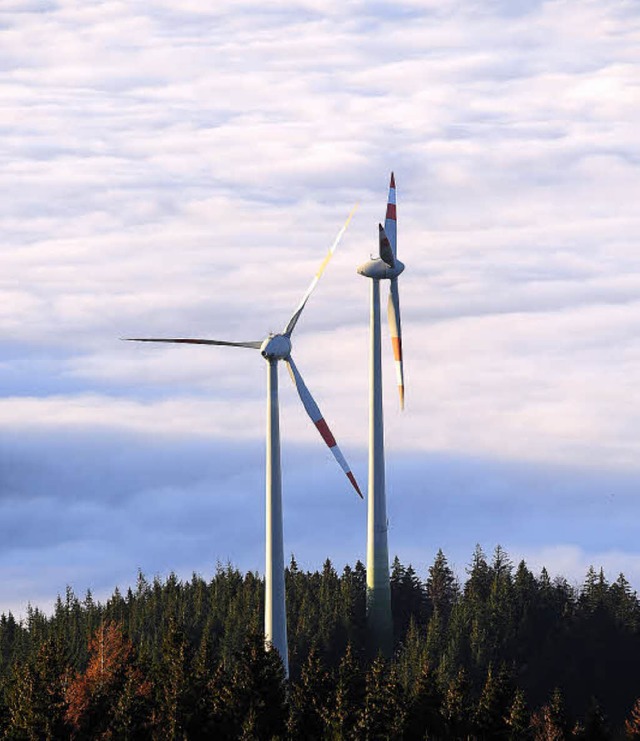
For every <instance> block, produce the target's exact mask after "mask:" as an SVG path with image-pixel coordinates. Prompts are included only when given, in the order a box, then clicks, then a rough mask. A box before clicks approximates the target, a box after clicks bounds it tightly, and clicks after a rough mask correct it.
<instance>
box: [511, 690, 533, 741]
mask: <svg viewBox="0 0 640 741" xmlns="http://www.w3.org/2000/svg"><path fill="white" fill-rule="evenodd" d="M529 720H530V716H529V711H528V709H527V701H526V699H525V696H524V692H523V690H521V689H520V688H518V689H516V691H515V693H514V695H513V700H512V702H511V707H510V708H509V712H508V713H507V716H506V718H505V723H506V725H507V729H508V730H507V739H509V741H524V740H525V739H528V738H530V724H529Z"/></svg>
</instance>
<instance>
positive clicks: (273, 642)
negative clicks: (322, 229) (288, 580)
mask: <svg viewBox="0 0 640 741" xmlns="http://www.w3.org/2000/svg"><path fill="white" fill-rule="evenodd" d="M355 210H356V207H354V208H353V210H352V211H351V213H350V214H349V217H348V218H347V220H346V222H345V224H344V226H343V227H342V229H340V231H339V232H338V235H337V236H336V238H335V240H334V242H333V244H332V245H331V247H330V248H329V252H328V253H327V255H326V257H325V258H324V260H323V261H322V264H321V265H320V268H319V270H318V272H317V273H316V274H315V276H314V278H313V280H312V281H311V283H310V285H309V287H308V288H307V291H306V293H305V294H304V296H303V297H302V300H301V301H300V303H299V304H298V306H297V308H296V310H295V311H294V312H293V315H292V316H291V319H289V321H288V322H287V325H286V327H285V328H284V330H283V331H282V332H281V333H280V334H274V333H272V332H270V333H269V335H268V336H267V337H266V338H265V339H264V340H256V341H253V342H228V341H226V340H209V339H186V338H160V337H127V338H126V340H128V341H130V342H170V343H176V344H184V345H224V346H228V347H242V348H250V349H253V350H260V352H261V354H262V357H263V358H264V359H265V360H266V361H267V455H266V538H265V539H266V559H265V560H266V563H265V607H264V634H265V644H266V646H267V648H275V649H276V650H277V651H278V653H279V654H280V658H281V659H282V663H283V665H284V670H285V675H286V676H287V677H288V676H289V659H288V651H287V614H286V606H285V590H284V545H283V535H282V477H281V470H280V426H279V413H278V361H279V360H284V362H285V364H286V365H287V368H288V369H289V374H290V376H291V379H292V381H293V383H294V384H295V386H296V389H297V391H298V394H299V395H300V400H301V401H302V405H303V406H304V408H305V410H306V412H307V414H308V415H309V417H311V420H312V422H313V423H314V425H315V426H316V427H317V429H318V431H319V432H320V435H321V436H322V439H323V440H324V441H325V443H326V444H327V446H328V448H329V450H330V451H331V452H332V453H333V455H334V457H335V459H336V460H337V462H338V463H339V464H340V467H341V468H342V470H343V471H344V472H345V473H346V475H347V478H348V479H349V481H350V482H351V484H352V486H353V488H354V489H355V490H356V492H357V493H358V494H359V496H360V497H361V498H362V492H361V491H360V488H359V486H358V483H357V481H356V479H355V477H354V475H353V473H352V472H351V469H350V467H349V464H348V463H347V461H346V460H345V458H344V456H343V455H342V453H341V452H340V448H339V447H338V445H337V443H336V440H335V438H334V436H333V435H332V434H331V430H330V429H329V427H328V425H327V423H326V422H325V420H324V417H323V416H322V413H321V412H320V409H319V408H318V405H317V404H316V402H315V401H314V399H313V397H312V396H311V393H310V392H309V389H308V388H307V387H306V385H305V382H304V381H303V380H302V376H301V375H300V371H299V370H298V368H297V367H296V364H295V363H294V362H293V358H292V357H291V335H292V334H293V330H294V329H295V327H296V324H297V323H298V320H299V319H300V316H301V314H302V312H303V310H304V307H305V306H306V304H307V301H308V300H309V297H310V296H311V294H312V293H313V291H314V289H315V287H316V286H317V284H318V281H319V280H320V277H321V276H322V273H323V272H324V270H325V268H326V267H327V264H328V262H329V260H330V259H331V257H332V256H333V253H334V252H335V250H336V247H337V246H338V244H339V242H340V240H341V239H342V235H343V234H344V232H345V231H346V229H347V227H348V226H349V222H350V221H351V218H352V216H353V214H354V212H355Z"/></svg>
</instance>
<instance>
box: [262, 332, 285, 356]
mask: <svg viewBox="0 0 640 741" xmlns="http://www.w3.org/2000/svg"><path fill="white" fill-rule="evenodd" d="M260 353H261V354H262V357H263V358H265V359H266V360H284V359H285V358H288V357H289V356H290V355H291V340H290V339H289V338H288V337H287V335H284V334H270V335H269V336H268V337H267V339H266V340H265V341H264V342H263V343H262V345H260Z"/></svg>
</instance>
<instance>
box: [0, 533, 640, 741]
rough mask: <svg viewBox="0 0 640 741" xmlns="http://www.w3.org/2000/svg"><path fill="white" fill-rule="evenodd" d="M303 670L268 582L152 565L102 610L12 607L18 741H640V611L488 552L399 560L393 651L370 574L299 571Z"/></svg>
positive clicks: (8, 657)
mask: <svg viewBox="0 0 640 741" xmlns="http://www.w3.org/2000/svg"><path fill="white" fill-rule="evenodd" d="M286 585H287V603H288V604H287V610H288V631H289V646H290V667H291V677H290V680H289V681H288V682H286V681H285V678H284V672H283V668H282V665H281V662H280V660H279V656H278V654H277V652H275V651H268V652H267V651H265V650H264V641H263V634H262V600H263V582H262V580H261V579H260V578H259V577H258V576H257V575H256V574H254V573H250V572H249V573H246V574H243V573H241V572H239V571H238V570H237V569H235V568H233V567H232V566H230V565H229V566H226V567H223V566H219V567H218V569H217V571H216V573H215V574H214V576H213V577H212V578H211V579H210V580H208V581H207V580H205V579H203V578H201V577H200V576H198V575H193V577H192V578H191V579H190V580H188V581H180V580H179V579H178V578H177V577H176V576H175V575H170V576H169V577H168V578H166V579H164V580H163V579H160V578H155V579H153V580H151V581H149V580H147V579H146V578H145V576H144V575H143V574H139V576H138V581H137V584H136V586H135V588H131V589H129V590H127V592H126V594H122V593H120V592H119V591H118V590H115V591H114V593H113V594H112V596H111V597H110V598H109V599H108V600H107V601H106V602H105V603H104V604H103V603H99V602H97V601H95V600H94V598H93V597H92V595H91V593H87V594H86V595H85V596H84V598H82V599H81V598H79V597H77V596H76V595H75V594H74V592H73V591H72V590H71V589H70V588H68V589H67V592H66V594H65V595H64V597H59V598H58V600H57V603H56V606H55V609H54V611H53V612H52V614H51V615H46V614H44V613H43V612H42V611H40V610H39V609H37V608H34V607H29V608H28V610H27V612H26V615H25V618H24V619H23V620H20V621H18V620H16V619H15V618H14V616H13V615H12V614H3V615H2V617H1V619H0V736H1V738H4V739H38V740H39V739H169V740H174V739H176V740H177V739H283V740H284V739H336V740H337V739H539V740H543V739H544V740H545V741H549V740H555V739H558V740H560V739H640V700H639V698H640V605H639V603H638V599H637V596H636V594H635V592H633V591H632V590H631V588H630V586H629V584H628V582H627V580H626V579H625V577H624V576H623V575H622V574H620V576H619V577H618V579H617V580H616V581H614V582H613V583H609V582H608V581H607V580H606V579H605V576H604V574H603V572H602V571H600V572H598V571H596V570H594V569H590V570H589V572H588V573H587V575H586V577H585V580H584V583H583V584H582V585H581V586H580V587H575V586H573V585H570V584H569V583H568V582H567V581H566V580H565V579H563V578H555V579H553V580H552V579H550V578H549V575H548V574H547V572H546V571H545V570H544V569H543V571H542V572H541V573H540V574H534V573H532V572H531V571H530V570H529V569H528V568H527V566H526V564H525V563H524V562H521V563H520V564H518V565H517V566H516V565H514V564H513V563H512V562H511V560H510V559H509V556H508V554H507V553H506V552H505V551H504V550H503V549H502V548H500V547H499V546H498V547H497V548H496V549H495V551H494V553H493V554H492V555H491V556H487V555H485V554H484V553H483V551H482V550H481V549H480V547H477V548H476V550H475V552H474V553H473V556H472V558H471V561H470V563H469V565H468V566H467V569H466V577H465V579H464V580H462V581H460V580H459V579H458V578H456V576H455V574H454V573H453V571H452V569H451V568H450V566H449V564H448V562H447V559H446V557H445V555H444V554H443V553H442V552H441V551H440V552H438V554H437V556H436V558H435V561H434V562H433V564H432V565H431V567H430V568H429V569H428V571H427V573H425V574H424V578H421V576H420V575H419V574H417V573H416V571H415V570H414V569H413V568H412V567H411V566H405V565H403V564H402V563H400V561H399V560H398V559H397V558H396V559H395V561H394V563H393V566H392V570H391V585H392V609H393V617H394V633H395V635H394V654H393V658H392V659H391V660H390V661H387V660H384V659H383V658H382V657H381V656H379V655H375V652H374V651H373V650H372V648H371V646H369V645H368V642H367V632H366V621H365V602H366V571H365V567H364V565H363V564H362V563H360V562H357V563H356V564H355V565H354V566H345V567H344V569H343V570H342V572H341V573H339V572H338V571H337V570H336V568H335V567H334V565H333V564H332V563H331V562H330V561H329V560H327V561H326V562H325V564H324V566H323V568H322V570H321V571H314V572H307V571H303V570H301V569H300V568H299V567H298V565H297V564H296V562H295V559H294V558H292V559H291V562H290V565H289V567H288V569H287V573H286Z"/></svg>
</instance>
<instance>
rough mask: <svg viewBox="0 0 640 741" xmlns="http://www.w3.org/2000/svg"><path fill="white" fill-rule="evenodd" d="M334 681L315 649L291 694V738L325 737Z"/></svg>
mask: <svg viewBox="0 0 640 741" xmlns="http://www.w3.org/2000/svg"><path fill="white" fill-rule="evenodd" d="M330 693H331V682H330V679H329V675H328V673H327V671H326V669H325V667H324V666H323V663H322V661H321V660H320V657H319V656H318V653H317V651H316V650H315V649H312V650H311V652H310V653H309V656H308V657H307V660H306V662H305V664H304V666H303V667H302V672H301V673H300V679H299V680H298V681H297V682H294V683H293V685H292V687H291V692H290V695H289V724H288V726H289V735H290V737H291V738H300V739H310V741H311V739H322V738H324V732H325V718H326V717H327V714H328V712H329V696H330Z"/></svg>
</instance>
